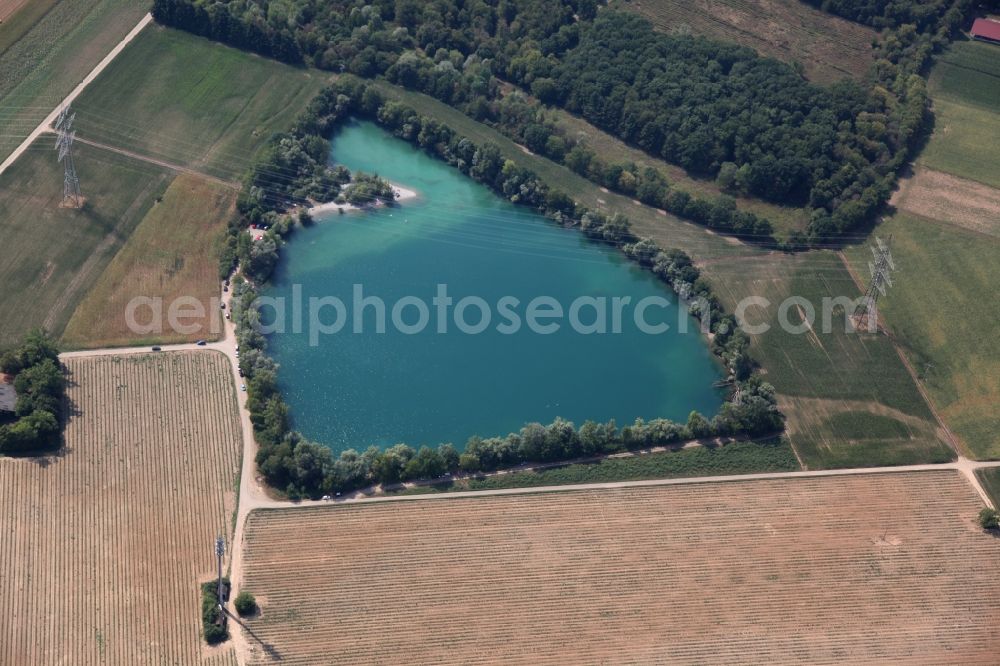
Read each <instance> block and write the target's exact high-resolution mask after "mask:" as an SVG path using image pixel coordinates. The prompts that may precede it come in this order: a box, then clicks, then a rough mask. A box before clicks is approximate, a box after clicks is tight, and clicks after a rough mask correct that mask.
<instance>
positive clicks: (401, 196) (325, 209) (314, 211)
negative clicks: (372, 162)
mask: <svg viewBox="0 0 1000 666" xmlns="http://www.w3.org/2000/svg"><path fill="white" fill-rule="evenodd" d="M392 191H393V192H394V193H395V194H396V203H402V202H403V201H408V200H411V199H416V198H417V197H418V196H419V195H418V194H417V193H416V191H414V190H410V189H407V188H405V187H401V186H399V185H396V184H395V183H393V184H392ZM382 205H384V204H383V203H382V202H381V201H377V202H375V203H373V204H366V205H364V206H356V205H354V204H349V203H337V202H336V201H328V202H326V203H321V204H316V205H315V206H311V207H310V208H309V209H308V213H309V214H310V215H319V214H322V213H330V212H333V211H336V210H337V209H341V210H343V211H344V212H347V211H352V210H366V209H368V208H373V207H377V206H382Z"/></svg>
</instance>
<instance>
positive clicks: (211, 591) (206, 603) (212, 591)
mask: <svg viewBox="0 0 1000 666" xmlns="http://www.w3.org/2000/svg"><path fill="white" fill-rule="evenodd" d="M223 582H224V583H225V584H226V585H228V584H229V580H228V579H223ZM201 626H202V631H203V632H204V634H205V641H206V642H207V643H208V644H209V645H217V644H218V643H221V642H222V641H225V640H228V639H229V628H228V626H227V625H226V614H225V613H224V612H222V611H221V610H220V609H219V598H218V582H217V581H212V582H210V583H202V586H201Z"/></svg>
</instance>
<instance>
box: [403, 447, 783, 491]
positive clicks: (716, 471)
mask: <svg viewBox="0 0 1000 666" xmlns="http://www.w3.org/2000/svg"><path fill="white" fill-rule="evenodd" d="M799 469H801V468H800V467H799V464H798V462H797V461H796V460H795V454H794V453H793V452H792V448H791V447H790V446H789V445H788V443H787V442H786V441H784V440H781V439H775V440H773V441H770V442H733V443H731V444H726V445H725V446H719V447H701V446H699V447H694V448H690V449H681V450H679V451H664V452H659V453H651V454H648V455H635V456H628V457H622V458H606V459H604V460H602V461H600V462H595V463H576V464H572V465H566V466H564V467H553V468H549V469H545V470H541V471H538V472H515V473H512V474H503V475H499V476H490V477H486V478H483V479H469V480H463V481H458V482H447V483H442V484H437V485H434V486H421V487H417V488H410V489H408V490H405V491H402V492H401V493H399V494H403V495H414V494H426V493H435V492H455V491H461V490H496V489H499V488H530V487H535V486H558V485H567V484H576V483H606V482H611V481H636V480H641V479H672V478H683V477H690V476H720V475H729V474H752V473H754V472H792V471H797V470H799Z"/></svg>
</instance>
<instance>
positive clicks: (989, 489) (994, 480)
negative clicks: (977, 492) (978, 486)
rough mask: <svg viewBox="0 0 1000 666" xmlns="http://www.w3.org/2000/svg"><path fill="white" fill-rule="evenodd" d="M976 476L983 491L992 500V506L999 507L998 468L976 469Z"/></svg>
mask: <svg viewBox="0 0 1000 666" xmlns="http://www.w3.org/2000/svg"><path fill="white" fill-rule="evenodd" d="M976 476H977V477H979V482H980V483H982V484H983V490H985V491H986V493H987V494H988V495H989V496H990V498H991V499H992V500H993V505H994V506H1000V467H990V468H988V469H977V470H976Z"/></svg>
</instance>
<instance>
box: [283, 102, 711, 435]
mask: <svg viewBox="0 0 1000 666" xmlns="http://www.w3.org/2000/svg"><path fill="white" fill-rule="evenodd" d="M331 155H332V159H333V160H334V161H336V162H338V163H341V164H344V165H346V166H347V167H348V168H350V169H351V170H352V171H366V172H376V173H378V174H379V175H381V176H383V177H385V178H388V179H389V180H391V181H392V182H394V183H398V184H399V185H401V186H403V187H406V188H409V189H412V190H416V191H417V192H418V195H419V196H418V198H417V199H415V200H411V201H407V202H405V203H404V204H401V205H398V206H393V207H386V208H379V209H373V210H369V211H365V212H354V213H349V214H344V215H338V214H337V213H330V214H327V215H326V216H325V217H322V218H318V221H317V223H316V224H315V225H313V226H311V227H309V228H306V229H302V230H299V231H296V232H295V233H294V234H293V235H292V236H291V238H290V240H289V243H288V244H287V245H286V246H285V247H284V248H283V249H282V260H281V263H280V265H279V267H278V270H277V271H276V273H275V278H274V281H273V285H272V286H270V287H269V288H268V289H267V291H266V295H268V296H277V297H285V298H286V299H288V302H289V303H290V302H292V300H293V297H294V295H295V294H296V293H298V289H299V288H301V296H300V300H301V302H302V303H303V306H302V311H303V316H302V320H303V325H302V330H301V332H292V331H293V326H292V322H291V317H290V316H288V313H289V312H290V311H291V310H292V309H293V308H292V306H289V307H287V308H286V318H285V321H286V322H287V324H286V332H283V333H280V332H279V333H274V334H272V335H270V336H269V350H270V353H271V354H272V356H273V357H274V359H275V360H276V361H277V362H278V363H279V364H280V369H279V372H278V378H279V383H280V385H281V389H282V391H283V393H284V395H285V398H286V400H287V402H288V404H289V406H290V408H291V413H292V419H293V422H294V427H295V428H297V429H298V430H301V431H302V433H303V434H304V435H305V436H306V437H308V438H310V439H313V440H316V441H318V442H320V443H322V444H325V445H327V446H329V447H330V448H331V449H332V450H333V451H334V453H338V452H339V451H342V450H344V449H347V448H357V449H363V448H365V447H367V446H369V445H370V444H376V445H379V446H383V447H384V446H390V445H392V444H395V443H398V442H406V443H408V444H411V445H415V446H417V445H420V444H431V445H436V444H438V443H441V442H452V443H454V444H455V445H456V447H458V448H459V449H461V448H462V447H463V446H464V444H465V442H466V440H467V439H468V438H469V437H470V436H472V435H481V436H483V437H489V436H496V435H505V434H507V433H508V432H511V431H514V430H517V429H518V428H520V427H521V426H522V425H523V424H524V423H527V422H530V421H540V422H542V423H548V422H550V421H552V420H553V419H554V418H555V417H557V416H562V417H563V418H566V419H569V420H572V421H574V422H576V424H577V425H580V424H581V423H582V422H583V421H584V420H586V419H593V420H598V421H606V420H608V419H611V418H614V419H616V420H617V421H618V424H619V426H621V425H624V424H626V423H629V422H631V421H633V420H634V419H635V418H636V417H641V418H645V419H649V418H656V417H667V418H672V419H675V420H681V421H683V420H685V419H686V418H687V415H688V413H689V412H690V411H691V410H692V409H696V410H699V411H701V412H702V413H704V414H706V415H709V416H710V415H712V414H715V413H716V411H717V410H718V408H719V406H720V404H721V402H722V400H721V396H720V393H719V391H718V390H717V389H714V388H712V383H713V382H714V381H716V380H717V379H719V378H720V377H721V369H720V366H719V365H718V364H717V363H716V362H715V360H714V359H713V358H712V355H711V353H710V352H709V351H708V348H707V345H706V343H705V341H704V339H703V338H702V337H701V336H700V334H699V333H698V327H697V324H696V323H695V322H694V321H693V320H691V319H690V318H689V317H688V316H687V315H686V314H684V313H683V312H681V311H678V306H677V303H676V298H675V297H674V296H673V294H672V293H671V292H670V291H669V289H667V288H666V287H665V286H664V285H663V284H661V283H660V282H659V281H658V280H657V279H656V278H655V277H654V276H653V275H652V274H650V273H648V272H646V271H642V270H640V269H638V268H636V267H635V266H633V265H632V264H631V263H630V262H628V261H627V260H626V259H625V258H624V257H622V256H621V255H620V253H618V252H617V251H615V250H612V249H610V248H606V247H602V246H600V245H598V244H595V243H592V242H590V241H588V240H587V239H585V238H584V237H583V235H582V234H581V233H580V232H579V231H577V230H575V229H564V228H561V227H559V226H557V225H555V224H554V223H553V222H551V221H549V220H546V219H545V218H544V217H542V216H540V215H537V214H535V213H533V212H530V211H528V210H525V209H522V208H519V207H517V206H515V205H513V204H511V203H509V202H507V201H505V200H503V199H501V198H500V197H498V196H496V195H495V194H493V193H492V192H491V191H489V190H488V189H487V188H485V187H483V186H481V185H478V184H476V183H475V182H473V181H472V180H471V179H469V178H468V177H466V176H464V175H463V174H462V173H461V172H460V171H458V170H457V169H454V168H452V167H449V166H448V165H446V164H445V163H443V162H441V161H439V160H436V159H435V158H432V157H430V156H428V155H426V154H424V153H422V152H421V151H419V150H417V149H415V148H414V147H412V146H411V145H409V144H408V143H406V142H405V141H402V140H401V139H397V138H395V137H393V136H391V135H389V134H388V133H386V132H384V131H383V130H382V129H380V128H379V127H377V126H376V125H374V124H371V123H368V122H359V123H350V124H348V125H347V126H345V127H344V129H342V130H341V131H340V132H339V133H338V134H337V135H336V136H335V137H334V140H333V142H332V146H331ZM293 285H300V287H294V288H293ZM355 285H361V289H362V290H363V295H364V296H366V297H369V296H376V297H379V298H380V299H382V300H383V301H384V302H385V304H386V314H385V319H386V332H385V333H377V332H376V323H377V322H376V314H375V308H374V306H369V307H368V308H367V309H366V310H364V311H363V313H362V317H361V320H360V323H361V325H362V327H363V329H364V331H363V332H362V333H355V332H353V329H354V324H355V321H354V316H355V311H354V310H355V309H354V307H353V300H354V289H355V288H356V287H355ZM438 285H446V289H447V293H448V296H450V297H451V298H452V299H453V303H452V305H451V306H450V307H449V308H448V309H447V316H446V317H444V318H442V320H443V321H444V325H445V326H446V328H447V332H445V333H439V332H438V330H439V326H440V324H441V321H439V319H438V308H437V307H436V306H435V304H434V303H433V302H432V299H433V298H434V297H435V295H436V294H437V293H438V289H439V287H438ZM330 296H333V297H336V298H338V299H340V301H341V302H343V303H344V304H345V305H346V319H345V320H344V322H345V325H344V327H343V328H342V329H341V330H340V331H339V332H338V333H334V334H325V335H318V336H317V338H318V344H317V345H316V346H312V345H311V344H310V334H309V329H310V326H309V321H310V314H309V310H310V308H309V305H308V304H309V299H310V297H316V298H323V297H330ZM410 296H415V297H417V298H419V299H420V300H421V301H423V302H424V303H425V304H426V306H427V309H428V314H429V320H428V324H427V326H426V328H425V329H424V330H422V331H420V332H417V333H413V334H407V333H405V332H402V331H400V330H397V328H396V327H394V326H393V323H392V306H393V304H394V303H396V302H397V301H399V299H401V298H403V297H410ZM468 296H474V297H479V298H481V299H483V300H484V301H485V302H486V304H487V306H488V307H489V309H490V310H491V315H490V316H491V320H490V323H489V325H488V326H486V327H485V330H484V331H483V332H481V333H478V334H468V333H463V332H462V331H461V330H459V326H458V325H456V322H455V310H456V306H455V304H457V303H458V302H459V301H460V300H461V299H462V298H463V297H468ZM508 296H509V297H514V298H516V299H518V302H519V306H514V307H513V308H511V309H510V310H511V311H513V312H514V313H515V314H517V315H518V316H519V318H520V320H521V322H522V325H521V327H520V330H518V331H517V332H515V333H510V334H507V333H504V332H501V330H498V327H500V326H501V325H502V324H505V323H506V324H510V320H509V319H506V318H504V317H503V316H502V315H501V313H500V310H499V309H498V307H497V304H498V302H499V301H500V300H501V299H502V298H503V297H508ZM539 296H548V297H552V298H554V299H555V300H556V301H557V302H558V303H559V304H560V305H561V306H562V308H563V310H564V314H566V315H567V316H564V317H563V318H562V319H554V320H548V319H546V320H541V319H539V320H538V321H539V322H540V323H544V324H549V323H552V322H558V323H559V324H560V326H559V330H557V331H556V332H554V333H551V334H540V333H537V332H534V331H532V330H530V329H529V327H528V326H527V324H526V322H527V316H526V315H527V304H528V303H529V302H530V301H531V300H532V299H534V298H536V297H539ZM581 296H585V297H595V298H598V299H600V298H601V297H604V298H606V299H607V304H608V305H607V308H606V317H605V321H606V326H607V329H608V330H609V331H611V330H612V329H613V328H614V326H613V321H612V310H613V308H612V306H611V299H612V298H613V297H626V296H627V297H630V298H631V304H632V305H633V306H634V304H636V303H637V302H639V301H640V300H641V299H643V298H644V297H652V296H656V297H661V298H667V299H669V301H670V304H669V305H668V306H666V307H663V306H658V307H656V306H654V307H649V308H648V309H647V311H646V313H645V320H646V321H648V322H649V323H650V324H657V323H661V322H665V323H667V324H669V326H670V329H669V330H668V331H667V332H666V333H660V334H647V333H644V332H642V331H640V330H639V329H638V328H637V326H636V324H635V322H634V312H633V307H631V306H626V307H625V308H624V309H623V316H622V317H621V322H622V324H621V332H620V333H610V332H609V333H606V334H599V333H593V334H582V333H579V332H576V331H574V330H573V328H572V326H571V324H570V319H569V317H568V310H569V309H570V305H571V304H572V303H573V301H574V299H576V298H578V297H581ZM401 315H402V317H401V318H402V321H403V322H404V323H405V324H406V325H413V324H415V323H417V321H418V319H419V315H420V313H419V312H418V306H416V305H412V304H411V305H409V306H407V307H405V308H403V310H402V311H401ZM336 317H337V314H336V312H335V309H334V308H333V307H328V308H326V309H325V310H324V311H323V312H322V314H321V315H320V319H321V320H322V321H323V322H325V323H327V324H330V323H332V322H333V321H334V320H335V319H336ZM596 317H597V311H596V310H595V308H594V307H581V308H580V312H579V318H578V319H579V321H580V322H582V323H583V324H586V325H589V324H592V323H593V322H594V321H595V318H596ZM481 318H482V313H481V312H480V309H479V308H478V307H476V306H470V307H466V308H465V310H464V321H466V322H468V323H469V324H470V325H472V326H475V325H476V324H478V323H479V322H480V320H481ZM681 319H687V320H688V331H689V332H687V333H679V332H678V322H679V321H680V320H681ZM504 330H509V327H508V328H507V329H504Z"/></svg>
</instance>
